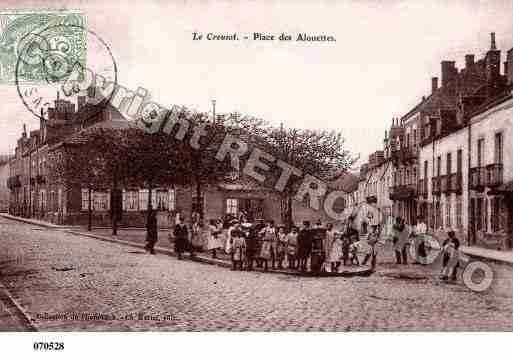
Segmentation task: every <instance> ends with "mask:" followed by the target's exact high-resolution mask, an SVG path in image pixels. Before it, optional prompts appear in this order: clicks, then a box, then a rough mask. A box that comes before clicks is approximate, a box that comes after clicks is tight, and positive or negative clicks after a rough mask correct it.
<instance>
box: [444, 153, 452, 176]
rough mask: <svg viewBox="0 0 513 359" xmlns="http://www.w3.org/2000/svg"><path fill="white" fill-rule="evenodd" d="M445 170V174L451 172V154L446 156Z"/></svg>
mask: <svg viewBox="0 0 513 359" xmlns="http://www.w3.org/2000/svg"><path fill="white" fill-rule="evenodd" d="M446 166H447V169H446V172H445V174H447V175H450V174H451V171H452V154H451V153H450V152H449V153H448V154H447V163H446Z"/></svg>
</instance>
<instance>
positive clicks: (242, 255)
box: [231, 225, 246, 270]
mask: <svg viewBox="0 0 513 359" xmlns="http://www.w3.org/2000/svg"><path fill="white" fill-rule="evenodd" d="M231 239H232V265H233V268H232V269H233V270H237V266H238V267H239V269H240V270H242V263H243V262H244V261H245V259H246V239H245V238H244V233H243V232H242V231H241V229H240V227H239V226H238V225H237V226H235V228H234V229H233V230H232V233H231Z"/></svg>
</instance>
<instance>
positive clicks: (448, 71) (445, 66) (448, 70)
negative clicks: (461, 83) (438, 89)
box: [441, 60, 458, 87]
mask: <svg viewBox="0 0 513 359" xmlns="http://www.w3.org/2000/svg"><path fill="white" fill-rule="evenodd" d="M455 64H456V63H455V62H454V61H447V60H444V61H442V62H441V65H442V87H445V86H447V84H448V83H449V82H451V81H452V80H453V79H454V78H455V77H456V75H457V74H458V70H457V69H456V66H455Z"/></svg>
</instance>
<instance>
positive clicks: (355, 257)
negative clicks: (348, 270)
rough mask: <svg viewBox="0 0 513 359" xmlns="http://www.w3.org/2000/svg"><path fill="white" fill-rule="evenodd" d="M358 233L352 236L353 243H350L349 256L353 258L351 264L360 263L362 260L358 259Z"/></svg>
mask: <svg viewBox="0 0 513 359" xmlns="http://www.w3.org/2000/svg"><path fill="white" fill-rule="evenodd" d="M357 241H358V235H353V236H352V238H351V244H350V245H349V257H350V259H351V264H356V265H360V261H359V260H358V244H357Z"/></svg>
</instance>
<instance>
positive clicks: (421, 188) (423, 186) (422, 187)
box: [417, 179, 428, 198]
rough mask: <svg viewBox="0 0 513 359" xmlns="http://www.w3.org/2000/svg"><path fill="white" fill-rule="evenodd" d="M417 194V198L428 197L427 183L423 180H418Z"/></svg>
mask: <svg viewBox="0 0 513 359" xmlns="http://www.w3.org/2000/svg"><path fill="white" fill-rule="evenodd" d="M417 193H418V194H419V196H422V197H424V198H427V196H428V186H427V181H426V180H425V179H421V180H419V184H418V187H417Z"/></svg>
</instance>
